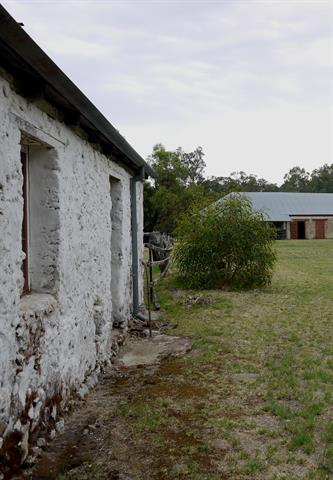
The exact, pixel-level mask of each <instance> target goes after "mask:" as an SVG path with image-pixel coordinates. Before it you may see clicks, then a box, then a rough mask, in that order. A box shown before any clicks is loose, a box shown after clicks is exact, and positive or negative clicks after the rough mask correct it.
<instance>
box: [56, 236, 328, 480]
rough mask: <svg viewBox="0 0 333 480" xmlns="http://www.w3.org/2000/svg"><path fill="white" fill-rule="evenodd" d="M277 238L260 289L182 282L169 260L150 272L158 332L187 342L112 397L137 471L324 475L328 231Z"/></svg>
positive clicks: (182, 475)
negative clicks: (128, 390)
mask: <svg viewBox="0 0 333 480" xmlns="http://www.w3.org/2000/svg"><path fill="white" fill-rule="evenodd" d="M276 249H277V254H278V262H277V266H276V270H275V273H274V277H273V281H272V285H270V286H269V287H267V288H264V289H257V290H251V291H246V292H231V291H217V290H210V291H200V292H198V291H188V290H183V289H182V288H181V286H180V284H179V283H178V281H177V278H176V277H175V274H174V273H172V272H171V274H170V275H169V276H168V277H166V278H165V279H164V280H163V282H162V283H160V284H159V286H158V297H159V300H160V302H161V305H162V314H163V316H164V317H165V318H166V319H167V320H168V321H169V322H170V323H171V324H173V326H174V328H172V329H170V330H167V331H166V332H167V333H170V334H171V335H186V336H189V337H191V339H192V342H193V350H192V352H191V353H190V354H189V355H187V356H185V357H182V358H174V359H168V360H166V361H165V362H163V363H162V364H161V366H160V368H159V370H158V371H157V372H156V373H154V374H152V376H151V377H149V376H148V379H149V381H147V382H146V383H145V384H144V387H143V388H141V389H138V391H136V392H135V393H133V395H131V396H130V398H129V400H128V401H127V400H124V401H123V403H122V404H121V405H119V407H118V410H117V418H118V419H119V421H120V422H121V424H122V429H123V432H124V435H125V437H126V438H128V439H130V440H129V441H130V442H131V444H130V445H131V446H128V450H127V451H128V454H129V456H130V455H131V454H132V455H133V454H134V455H135V458H136V459H141V460H137V461H136V464H135V465H136V466H137V467H136V468H137V470H136V471H137V475H136V476H135V480H147V479H148V478H149V480H221V479H223V480H224V479H227V480H245V479H256V480H278V479H279V480H282V479H284V480H297V479H309V480H310V479H312V480H327V479H330V478H332V479H333V241H329V240H327V241H281V242H277V244H276ZM198 296H199V297H200V301H198V302H194V301H193V298H195V299H196V298H198ZM189 297H191V298H189ZM119 448H123V447H121V446H120V447H119ZM140 462H141V463H142V467H141V466H140V465H141V463H140ZM105 468H106V466H105V465H103V468H102V471H104V470H105ZM100 472H101V467H100V464H99V463H98V464H93V465H88V466H87V465H83V466H81V467H79V469H78V470H76V469H75V470H74V471H72V472H70V473H69V474H68V475H67V476H65V477H64V478H66V479H67V478H68V479H69V478H73V479H74V478H75V479H76V478H78V479H82V480H84V479H85V478H96V479H98V478H108V477H105V476H101V473H100ZM147 472H148V473H147ZM89 475H90V476H89Z"/></svg>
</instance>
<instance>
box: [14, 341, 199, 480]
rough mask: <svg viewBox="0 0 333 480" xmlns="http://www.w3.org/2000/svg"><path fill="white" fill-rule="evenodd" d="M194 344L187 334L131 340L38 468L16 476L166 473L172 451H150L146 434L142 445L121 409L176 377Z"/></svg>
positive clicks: (130, 478) (122, 478) (112, 479)
mask: <svg viewBox="0 0 333 480" xmlns="http://www.w3.org/2000/svg"><path fill="white" fill-rule="evenodd" d="M190 345H191V344H190V341H189V340H188V339H187V338H182V337H169V336H165V335H158V334H155V336H154V338H153V339H152V340H151V339H131V340H130V341H129V342H128V344H127V345H126V346H125V347H124V348H123V350H122V351H121V353H120V356H119V358H118V360H117V361H116V364H115V365H113V366H112V367H111V368H109V369H108V371H106V372H105V373H104V374H103V375H102V376H101V378H100V382H99V384H98V386H97V387H96V388H95V390H94V391H92V392H91V393H90V394H89V395H88V397H87V398H86V400H85V401H82V402H80V403H79V404H78V405H77V406H76V408H75V410H74V412H73V413H72V414H70V415H69V416H68V417H67V419H66V424H65V429H64V431H63V432H62V433H61V434H59V435H58V436H57V437H56V438H55V439H54V440H53V441H52V442H51V443H50V444H49V446H48V447H47V448H46V449H45V450H44V452H43V454H42V456H41V457H40V459H39V461H38V463H37V464H36V465H35V466H34V468H33V469H32V470H28V471H26V472H23V473H22V477H17V478H28V479H33V480H37V479H38V480H42V479H45V480H53V479H78V480H79V479H80V480H81V479H109V480H116V479H117V480H137V479H148V478H149V479H154V478H156V479H157V478H158V479H162V478H164V477H163V476H164V474H165V473H166V471H167V470H168V468H169V467H170V468H173V467H174V466H173V465H171V466H170V458H168V453H167V452H166V455H165V458H163V446H161V445H156V452H153V451H152V450H151V446H150V448H149V450H147V444H146V443H145V438H142V443H141V444H140V443H139V444H138V443H137V442H136V441H134V438H133V435H132V433H133V432H132V428H131V426H130V425H128V422H127V419H126V416H124V415H122V414H121V413H120V411H121V409H122V408H124V407H125V408H126V405H127V404H128V403H129V402H130V401H131V399H132V398H133V397H134V396H136V395H138V394H141V393H143V394H144V392H145V391H147V395H148V394H149V392H148V390H149V389H148V388H147V387H152V386H155V387H157V388H160V387H159V386H161V385H162V384H163V382H164V380H165V379H167V378H168V377H170V376H173V375H174V374H175V369H176V370H177V367H175V363H174V362H175V361H176V360H175V357H178V356H181V355H185V354H186V353H187V352H188V351H189V350H190ZM179 373H180V372H179ZM129 417H131V414H130V413H129ZM174 434H175V436H176V435H177V433H176V432H174ZM161 447H162V448H161ZM165 478H169V477H165Z"/></svg>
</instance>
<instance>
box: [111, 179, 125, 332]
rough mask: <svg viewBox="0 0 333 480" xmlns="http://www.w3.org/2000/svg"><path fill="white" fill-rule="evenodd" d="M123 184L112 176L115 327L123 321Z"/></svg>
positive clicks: (112, 281)
mask: <svg viewBox="0 0 333 480" xmlns="http://www.w3.org/2000/svg"><path fill="white" fill-rule="evenodd" d="M121 192H122V186H121V181H120V180H119V179H118V178H115V177H112V176H110V197H111V212H110V215H111V301H112V324H113V325H114V326H115V327H118V326H120V325H121V323H122V321H123V311H122V310H123V307H122V302H121V299H120V296H121V292H120V288H121V281H120V280H121V266H122V260H123V251H122V220H123V205H122V195H121Z"/></svg>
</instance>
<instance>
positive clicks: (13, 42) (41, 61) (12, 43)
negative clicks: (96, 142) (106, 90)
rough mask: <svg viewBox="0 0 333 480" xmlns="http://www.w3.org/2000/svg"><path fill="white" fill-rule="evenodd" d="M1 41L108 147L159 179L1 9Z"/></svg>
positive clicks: (136, 167)
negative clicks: (99, 135)
mask: <svg viewBox="0 0 333 480" xmlns="http://www.w3.org/2000/svg"><path fill="white" fill-rule="evenodd" d="M0 39H1V40H2V42H3V43H5V44H6V45H7V46H8V47H9V48H10V49H11V50H12V51H13V52H14V53H15V54H16V55H17V56H18V57H20V58H21V59H22V60H23V61H24V62H25V64H26V65H27V66H28V67H29V68H30V69H31V70H32V71H33V72H35V73H36V74H37V76H38V77H40V78H41V79H42V80H43V81H44V82H45V83H46V84H47V85H48V87H50V88H51V89H54V91H55V92H56V94H57V95H60V96H61V97H63V98H64V99H65V100H66V101H67V102H68V103H69V104H70V105H71V106H72V108H73V109H74V110H75V111H77V113H78V114H79V115H81V116H82V117H83V118H84V119H85V121H86V122H88V124H90V125H91V127H92V128H93V129H96V130H97V131H98V132H99V133H100V134H101V136H102V137H103V139H104V140H105V142H106V143H109V144H110V146H112V147H115V148H116V149H117V151H119V152H120V153H121V154H122V155H123V156H124V157H125V159H128V160H129V161H130V163H131V164H132V167H134V169H135V170H136V169H139V168H142V167H143V168H144V170H145V173H146V175H148V176H151V177H155V173H154V171H153V169H152V168H151V167H150V166H149V165H148V164H147V162H145V161H144V159H143V158H142V157H141V156H140V155H139V154H138V153H137V152H136V151H135V150H134V149H133V148H132V147H131V145H130V144H129V143H128V142H127V141H126V140H125V138H124V137H123V136H122V135H121V134H120V133H119V132H118V131H117V130H116V129H115V128H114V127H113V126H112V125H111V123H110V122H109V121H108V120H107V119H106V118H105V117H104V115H103V114H102V113H101V112H100V111H99V110H98V109H97V108H96V107H95V106H94V104H93V103H92V102H91V101H90V100H89V99H88V98H87V97H86V96H85V95H84V94H83V93H82V92H81V90H80V89H79V88H78V87H77V86H76V85H75V84H74V83H73V82H72V81H71V80H70V79H69V78H68V77H67V75H65V73H64V72H63V71H62V70H61V69H60V68H59V67H58V66H57V65H56V64H55V63H54V62H53V61H52V60H51V59H50V57H49V56H48V55H46V53H45V52H44V51H43V50H42V49H41V48H40V47H39V46H38V45H37V44H36V42H34V40H33V39H32V38H31V37H30V36H29V35H28V34H27V33H26V32H25V31H24V30H23V29H22V27H21V26H20V25H19V24H18V23H17V22H16V21H15V19H14V18H13V17H12V16H11V15H10V14H9V13H8V12H7V11H6V10H5V9H4V8H3V6H2V5H0Z"/></svg>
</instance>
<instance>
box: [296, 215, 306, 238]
mask: <svg viewBox="0 0 333 480" xmlns="http://www.w3.org/2000/svg"><path fill="white" fill-rule="evenodd" d="M297 238H298V240H304V239H305V222H304V221H302V220H301V221H298V222H297Z"/></svg>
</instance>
